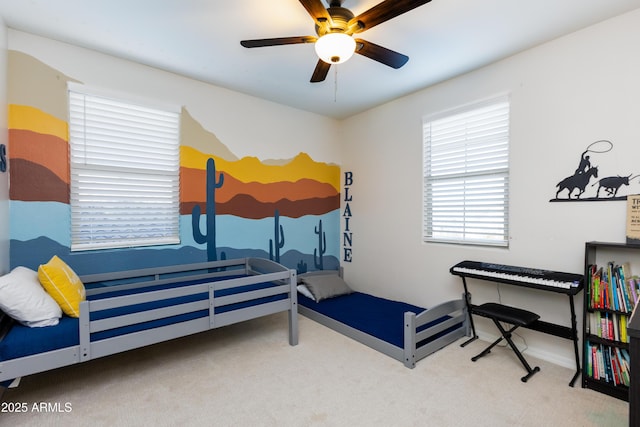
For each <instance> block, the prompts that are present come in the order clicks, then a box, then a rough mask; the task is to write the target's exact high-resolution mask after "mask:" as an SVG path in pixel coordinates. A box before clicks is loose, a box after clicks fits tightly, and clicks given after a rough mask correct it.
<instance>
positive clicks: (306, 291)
mask: <svg viewBox="0 0 640 427" xmlns="http://www.w3.org/2000/svg"><path fill="white" fill-rule="evenodd" d="M297 289H298V292H300V293H301V294H302V295H304V296H305V297H307V298H310V299H312V300H314V301H315V300H316V298H315V297H314V296H313V294H312V293H311V292H309V289H307V287H306V286H305V285H298V286H297Z"/></svg>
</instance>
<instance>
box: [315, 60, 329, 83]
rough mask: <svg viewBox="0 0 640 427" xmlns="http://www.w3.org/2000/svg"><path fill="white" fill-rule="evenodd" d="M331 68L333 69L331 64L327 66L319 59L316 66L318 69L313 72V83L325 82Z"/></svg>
mask: <svg viewBox="0 0 640 427" xmlns="http://www.w3.org/2000/svg"><path fill="white" fill-rule="evenodd" d="M329 68H331V64H327V63H326V62H324V61H323V60H322V59H319V60H318V63H317V64H316V69H315V70H313V75H312V76H311V83H319V82H323V81H324V79H326V78H327V74H329Z"/></svg>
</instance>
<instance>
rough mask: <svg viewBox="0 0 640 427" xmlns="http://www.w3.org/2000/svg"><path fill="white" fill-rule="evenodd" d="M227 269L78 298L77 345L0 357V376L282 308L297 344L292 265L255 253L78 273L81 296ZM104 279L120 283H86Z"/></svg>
mask: <svg viewBox="0 0 640 427" xmlns="http://www.w3.org/2000/svg"><path fill="white" fill-rule="evenodd" d="M230 275H232V276H233V275H235V276H237V277H233V278H230V279H225V280H218V281H211V282H206V283H200V284H195V285H188V286H183V287H176V288H169V289H163V290H158V291H145V292H140V293H136V294H133V295H127V296H121V297H111V298H104V299H99V300H95V301H84V302H82V303H81V304H80V319H79V344H78V345H74V346H71V347H67V348H62V349H58V350H53V351H49V352H45V353H40V354H35V355H31V356H26V357H21V358H17V359H11V360H5V361H0V381H6V380H12V379H16V378H20V377H23V376H26V375H31V374H35V373H38V372H43V371H47V370H51V369H56V368H60V367H63V366H68V365H73V364H76V363H81V362H86V361H88V360H92V359H96V358H99V357H103V356H108V355H111V354H115V353H120V352H123V351H127V350H131V349H135V348H139V347H144V346H148V345H151V344H155V343H159V342H162V341H168V340H171V339H174V338H179V337H183V336H186V335H191V334H195V333H198V332H203V331H207V330H209V329H214V328H219V327H222V326H226V325H230V324H233V323H238V322H242V321H245V320H249V319H255V318H258V317H262V316H267V315H270V314H274V313H278V312H283V311H287V312H288V313H289V316H288V320H289V344H290V345H292V346H294V345H296V344H298V317H297V316H298V311H297V308H298V303H297V292H296V271H295V270H290V269H287V268H286V267H284V266H282V265H280V264H278V263H275V262H273V261H269V260H266V259H261V258H241V259H234V260H224V261H214V262H205V263H197V264H186V265H177V266H170V267H160V268H149V269H140V270H129V271H121V272H114V273H105V274H94V275H87V276H81V277H80V279H81V280H82V281H83V283H84V284H85V286H86V287H87V296H88V297H90V296H91V295H97V294H100V293H105V292H113V291H116V290H121V289H132V288H136V287H140V286H153V285H162V284H170V283H175V282H180V281H182V280H185V279H187V280H200V279H207V278H212V279H215V278H216V277H217V278H220V277H222V276H225V277H226V276H230ZM132 279H133V280H135V283H133V282H132ZM106 281H120V283H121V284H118V285H114V286H107V287H95V288H91V284H92V283H97V282H101V283H104V282H106ZM271 281H275V282H276V283H278V286H273V287H270V288H267V289H260V290H253V291H246V292H241V293H235V294H232V295H228V296H223V297H214V292H215V291H217V290H221V289H230V288H236V287H242V286H246V285H251V284H256V283H262V282H271ZM205 292H207V293H208V294H209V298H208V299H204V300H200V301H196V302H190V303H183V304H179V305H173V306H170V307H165V308H159V309H153V310H146V311H143V312H136V313H134V314H127V315H121V316H114V317H109V318H107V319H102V320H94V321H91V320H90V314H91V313H92V312H94V311H100V310H106V309H112V308H118V307H126V306H130V305H134V304H140V303H147V302H154V301H161V300H164V299H169V298H175V297H180V296H187V295H193V294H199V293H205ZM276 295H285V296H286V297H285V298H284V299H280V300H277V301H271V302H266V303H261V304H258V305H252V306H250V307H246V308H239V309H235V310H231V311H227V312H224V313H216V308H217V307H221V306H224V305H227V304H235V303H241V302H246V301H251V300H254V299H257V298H264V297H269V296H276ZM207 309H208V310H209V314H208V316H205V317H200V318H197V319H193V320H188V321H184V322H180V323H175V324H171V325H167V326H161V327H157V328H153V329H147V330H143V331H138V332H132V333H127V334H124V335H119V336H116V337H113V338H107V339H103V340H100V341H92V340H91V335H90V334H91V333H95V332H100V331H106V330H109V329H115V328H119V327H122V326H127V325H133V324H137V323H142V322H147V321H152V320H158V319H163V318H166V317H171V316H176V315H180V314H186V313H191V312H196V311H201V310H207Z"/></svg>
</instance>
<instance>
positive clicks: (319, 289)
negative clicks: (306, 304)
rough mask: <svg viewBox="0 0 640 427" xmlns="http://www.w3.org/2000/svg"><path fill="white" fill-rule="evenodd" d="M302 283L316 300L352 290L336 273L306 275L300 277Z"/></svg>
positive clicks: (344, 293)
mask: <svg viewBox="0 0 640 427" xmlns="http://www.w3.org/2000/svg"><path fill="white" fill-rule="evenodd" d="M302 283H303V284H304V285H305V286H306V287H307V289H308V290H309V292H311V294H312V295H313V299H315V300H316V302H320V301H322V300H323V299H327V298H333V297H337V296H340V295H347V294H350V293H352V292H353V291H352V290H351V288H349V286H348V285H347V284H346V283H345V282H344V280H342V277H340V276H338V275H337V274H319V275H315V276H312V275H310V276H306V277H304V278H303V279H302Z"/></svg>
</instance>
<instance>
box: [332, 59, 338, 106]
mask: <svg viewBox="0 0 640 427" xmlns="http://www.w3.org/2000/svg"><path fill="white" fill-rule="evenodd" d="M333 102H338V66H337V65H335V66H334V67H333Z"/></svg>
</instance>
